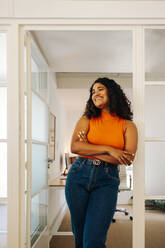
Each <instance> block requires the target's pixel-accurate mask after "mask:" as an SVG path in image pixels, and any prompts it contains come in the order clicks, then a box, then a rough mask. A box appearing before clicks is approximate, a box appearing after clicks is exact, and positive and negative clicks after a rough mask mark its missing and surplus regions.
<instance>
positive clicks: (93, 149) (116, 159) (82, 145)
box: [71, 116, 132, 164]
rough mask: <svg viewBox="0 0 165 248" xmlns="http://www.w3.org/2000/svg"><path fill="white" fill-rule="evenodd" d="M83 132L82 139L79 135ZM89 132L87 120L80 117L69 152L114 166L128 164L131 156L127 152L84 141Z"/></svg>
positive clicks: (84, 117)
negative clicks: (91, 157) (94, 158)
mask: <svg viewBox="0 0 165 248" xmlns="http://www.w3.org/2000/svg"><path fill="white" fill-rule="evenodd" d="M82 130H83V135H82V138H81V137H80V133H81V132H82ZM88 131H89V120H88V118H87V117H86V116H82V117H81V118H80V120H79V121H78V123H77V125H76V127H75V130H74V133H73V136H72V142H71V152H72V153H76V154H79V155H86V156H89V155H92V156H94V157H96V158H98V159H102V160H104V161H107V162H111V163H116V164H119V163H121V164H123V163H124V164H128V159H130V157H131V158H132V154H131V153H130V152H127V151H123V150H120V149H115V148H113V147H111V146H104V145H94V144H90V143H89V142H87V140H86V136H87V133H88Z"/></svg>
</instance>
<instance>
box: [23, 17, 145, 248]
mask: <svg viewBox="0 0 165 248" xmlns="http://www.w3.org/2000/svg"><path fill="white" fill-rule="evenodd" d="M75 23H76V21H75ZM24 30H28V31H31V30H44V31H46V30H67V31H71V30H75V31H83V30H84V31H86V30H90V31H111V30H129V31H132V38H133V49H132V56H133V99H134V102H133V105H134V121H135V123H136V124H137V126H138V129H139V133H140V136H139V149H138V153H137V158H136V161H135V163H134V175H136V177H135V179H134V190H133V193H134V196H135V197H134V205H133V212H134V219H133V248H139V247H141V248H144V242H145V240H144V235H145V234H144V227H145V226H144V180H143V181H141V182H142V183H141V185H140V188H139V183H138V182H139V177H140V178H141V179H142V178H144V113H143V110H144V108H143V106H144V105H143V104H144V66H143V64H144V63H143V59H144V56H143V55H144V52H143V39H144V35H143V27H142V26H138V27H136V26H127V25H125V26H120V25H117V26H113V25H102V26H98V25H97V24H96V25H90V24H88V25H77V24H75V25H73V24H72V25H62V26H59V25H46V26H45V25H34V26H33V25H25V26H24ZM139 54H141V55H142V56H139ZM139 82H140V84H139ZM139 109H141V111H140V112H139V111H138V110H139ZM139 113H140V115H139Z"/></svg>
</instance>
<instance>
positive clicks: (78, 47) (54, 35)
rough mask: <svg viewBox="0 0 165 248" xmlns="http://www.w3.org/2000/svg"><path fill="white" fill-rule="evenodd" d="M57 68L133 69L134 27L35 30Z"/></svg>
mask: <svg viewBox="0 0 165 248" xmlns="http://www.w3.org/2000/svg"><path fill="white" fill-rule="evenodd" d="M33 35H34V37H35V39H36V41H37V43H38V44H39V46H40V48H41V50H42V51H43V54H44V55H45V57H46V58H47V61H48V64H49V65H50V66H51V68H52V69H53V71H55V72H101V73H110V72H113V73H129V72H131V71H132V67H131V65H132V48H131V44H132V36H131V32H130V31H33Z"/></svg>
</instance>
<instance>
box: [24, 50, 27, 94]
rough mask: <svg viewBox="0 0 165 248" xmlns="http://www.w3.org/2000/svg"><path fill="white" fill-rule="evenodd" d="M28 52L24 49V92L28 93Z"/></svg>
mask: <svg viewBox="0 0 165 248" xmlns="http://www.w3.org/2000/svg"><path fill="white" fill-rule="evenodd" d="M26 77H27V51H26V47H24V92H26V91H27V78H26Z"/></svg>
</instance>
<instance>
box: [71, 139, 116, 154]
mask: <svg viewBox="0 0 165 248" xmlns="http://www.w3.org/2000/svg"><path fill="white" fill-rule="evenodd" d="M113 149H114V148H113V147H110V146H104V145H95V144H91V143H88V142H82V141H76V142H74V143H73V144H72V146H71V152H72V153H76V154H79V155H86V156H88V155H93V156H94V155H100V154H102V155H103V154H110V153H111V151H112V150H113Z"/></svg>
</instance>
